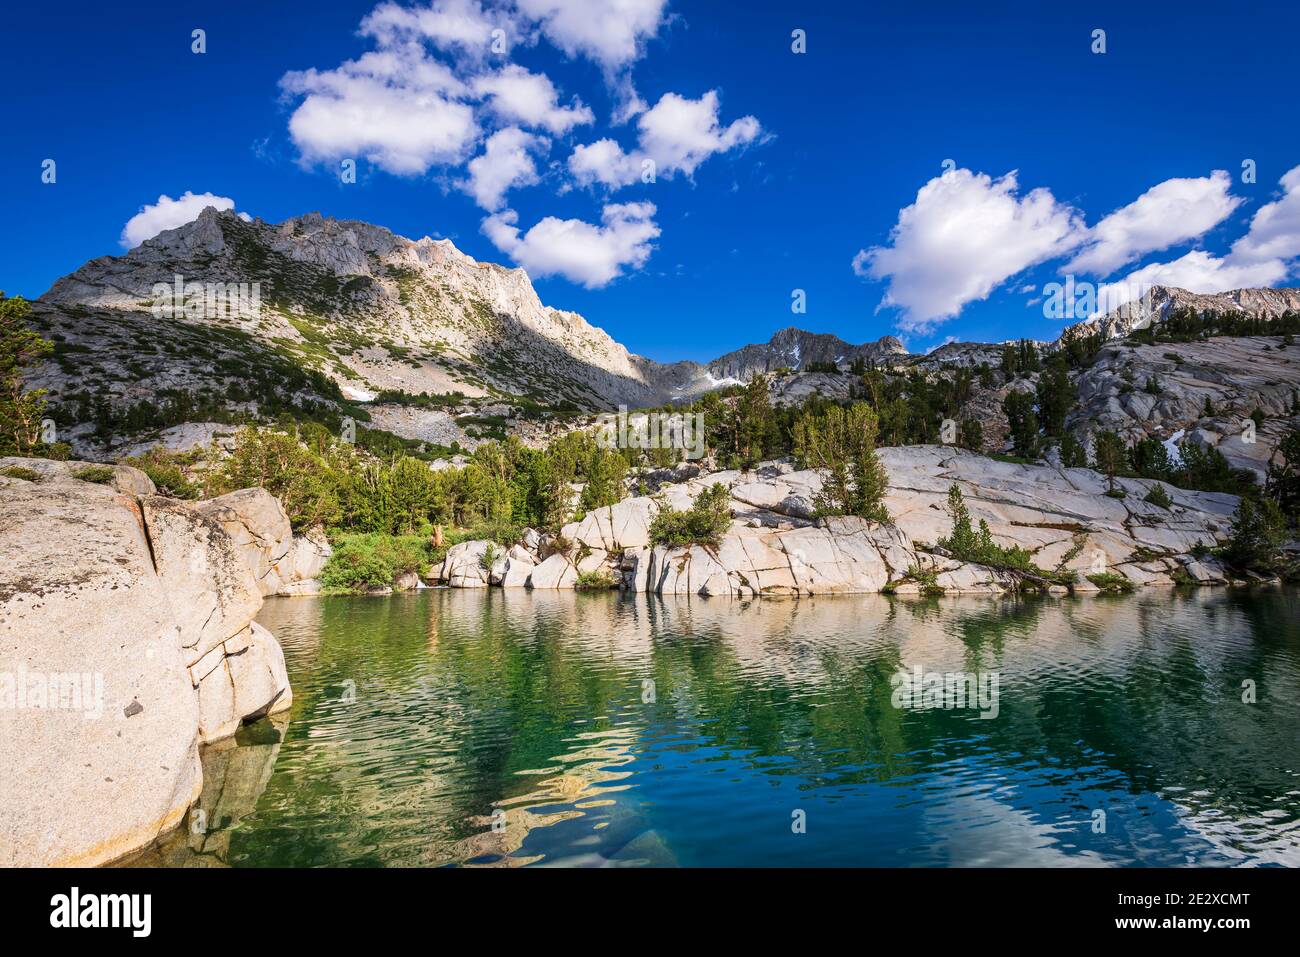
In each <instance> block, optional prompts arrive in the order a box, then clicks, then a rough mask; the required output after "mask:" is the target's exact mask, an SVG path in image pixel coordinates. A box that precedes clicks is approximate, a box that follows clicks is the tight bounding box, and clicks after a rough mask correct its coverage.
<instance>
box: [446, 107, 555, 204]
mask: <svg viewBox="0 0 1300 957" xmlns="http://www.w3.org/2000/svg"><path fill="white" fill-rule="evenodd" d="M548 146H549V143H548V141H547V140H546V139H545V138H544V137H540V136H534V135H532V134H531V133H525V132H524V131H523V130H521V129H519V128H518V127H517V126H508V127H506V128H505V129H504V130H498V131H497V132H495V133H493V134H492V135H491V136H490V137H488V141H487V143H486V145H485V146H484V148H483V153H482V154H481V155H479V156H476V157H475V158H474V159H472V160H470V162H469V180H468V181H466V182H465V183H463V184H462V186H463V187H464V189H465V191H466V192H468V193H469V194H470V195H471V196H473V197H474V199H475V200H476V201H477V202H478V204H479V205H480V206H482V207H483V208H484V209H486V210H488V212H494V211H496V210H498V209H500V208H501V207H502V206H503V205H504V203H505V195H506V193H507V192H508V191H509V190H511V189H513V188H515V187H516V186H527V185H530V184H532V183H536V182H537V166H536V164H535V163H534V162H533V156H532V154H533V153H534V152H537V151H540V150H544V149H546V148H547V147H548Z"/></svg>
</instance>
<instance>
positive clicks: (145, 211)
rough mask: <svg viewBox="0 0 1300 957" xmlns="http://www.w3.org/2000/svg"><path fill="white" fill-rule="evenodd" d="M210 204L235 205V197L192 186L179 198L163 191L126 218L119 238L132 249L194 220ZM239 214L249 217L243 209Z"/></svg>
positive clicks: (220, 207)
mask: <svg viewBox="0 0 1300 957" xmlns="http://www.w3.org/2000/svg"><path fill="white" fill-rule="evenodd" d="M208 206H213V207H216V208H217V209H219V210H227V209H234V208H235V201H234V200H233V199H231V198H230V197H229V196H217V195H216V194H214V193H192V192H190V191H189V190H186V191H185V192H184V193H182V194H181V196H180V198H179V199H172V198H171V197H170V196H168V195H166V194H163V195H162V196H159V197H158V202H156V203H152V204H150V205H146V206H141V207H140V211H139V212H138V213H136V214H135V215H134V216H132V217H131V218H130V219H128V220H127V221H126V225H125V226H123V227H122V236H121V238H120V239H119V242H120V243H121V244H122V246H123V247H125V248H127V249H133V248H134V247H136V246H139V245H140V244H141V243H142V242H144V241H145V240H146V239H153V237H155V236H157V235H158V234H159V233H161V232H162V231H163V230H165V229H175V228H176V227H177V226H184V225H185V224H186V223H192V222H194V220H196V219H198V218H199V213H201V212H203V210H204V208H205V207H208ZM239 217H240V219H244V220H247V219H248V218H249V217H248V214H247V213H240V214H239Z"/></svg>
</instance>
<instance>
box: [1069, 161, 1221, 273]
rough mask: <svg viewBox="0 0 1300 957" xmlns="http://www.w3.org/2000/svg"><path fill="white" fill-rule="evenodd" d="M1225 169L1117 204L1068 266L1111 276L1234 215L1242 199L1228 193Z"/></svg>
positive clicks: (1174, 181)
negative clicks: (1124, 204) (1129, 201)
mask: <svg viewBox="0 0 1300 957" xmlns="http://www.w3.org/2000/svg"><path fill="white" fill-rule="evenodd" d="M1231 185H1232V180H1231V179H1230V178H1229V176H1228V174H1227V173H1226V172H1224V171H1223V170H1215V171H1214V172H1213V173H1212V174H1211V175H1209V176H1201V177H1197V178H1193V179H1169V180H1165V181H1164V182H1163V183H1160V184H1159V185H1158V186H1153V187H1151V188H1150V189H1149V190H1147V191H1146V192H1145V193H1143V194H1142V195H1141V196H1139V197H1138V198H1137V199H1135V200H1134V201H1133V202H1131V203H1129V204H1128V205H1127V206H1124V207H1122V208H1120V209H1117V210H1115V212H1113V213H1111V214H1110V215H1109V216H1107V217H1105V218H1104V219H1102V220H1101V222H1099V223H1097V225H1096V226H1094V227H1092V229H1090V230H1089V231H1088V237H1087V242H1088V245H1087V246H1086V247H1085V248H1084V249H1083V251H1082V252H1080V253H1079V254H1078V255H1077V256H1075V258H1074V259H1073V260H1071V261H1070V262H1069V263H1067V264H1066V265H1065V266H1064V267H1062V270H1061V271H1062V272H1065V273H1082V274H1089V275H1094V276H1109V275H1110V274H1111V273H1113V272H1114V271H1115V270H1116V269H1118V268H1119V267H1120V266H1123V265H1124V264H1125V263H1130V262H1133V261H1134V260H1135V259H1140V258H1141V257H1142V256H1144V255H1146V254H1147V253H1151V252H1158V251H1159V250H1162V249H1168V248H1169V247H1170V246H1173V245H1176V244H1177V243H1181V242H1186V241H1187V240H1189V239H1195V238H1197V237H1198V236H1201V235H1203V234H1204V233H1206V232H1207V231H1209V230H1210V229H1212V228H1214V227H1215V226H1217V225H1218V224H1219V223H1221V222H1223V221H1224V220H1225V219H1227V218H1228V216H1230V215H1231V214H1232V212H1233V210H1235V209H1236V208H1237V207H1238V206H1240V205H1241V202H1242V201H1241V200H1240V199H1238V198H1236V197H1235V196H1231V195H1230V194H1229V193H1228V187H1229V186H1231Z"/></svg>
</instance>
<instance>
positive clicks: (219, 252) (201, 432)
mask: <svg viewBox="0 0 1300 957" xmlns="http://www.w3.org/2000/svg"><path fill="white" fill-rule="evenodd" d="M176 277H181V279H180V282H181V283H182V286H183V285H184V284H188V283H202V284H209V285H211V284H226V283H234V284H240V283H243V284H245V286H246V287H247V288H249V289H252V288H254V287H253V284H256V287H255V288H256V290H257V295H256V296H255V297H251V299H240V300H237V301H236V302H234V303H233V304H231V305H230V306H229V308H226V309H221V308H214V305H220V304H221V302H220V301H219V300H218V301H215V302H214V300H213V298H212V297H211V296H207V297H206V298H204V297H200V298H199V299H198V300H194V299H190V300H184V299H183V298H182V302H181V304H182V305H183V306H187V307H188V306H196V308H186V309H183V310H182V311H181V312H180V313H179V314H177V315H165V314H164V315H159V314H158V313H157V310H156V309H155V306H156V305H157V302H156V299H157V297H156V295H155V293H156V290H155V286H156V284H164V285H165V286H168V287H170V286H173V284H175V283H176V282H177V278H176ZM1182 309H1192V310H1210V311H1222V312H1231V311H1240V312H1243V313H1245V314H1248V315H1252V316H1261V317H1265V318H1269V319H1271V318H1276V317H1277V316H1279V315H1282V314H1283V313H1284V312H1287V311H1296V310H1300V289H1240V290H1235V291H1232V292H1226V293H1220V294H1216V295H1198V294H1194V293H1190V292H1187V291H1185V290H1181V289H1172V288H1166V287H1156V288H1154V289H1153V290H1152V291H1151V293H1150V295H1149V296H1147V297H1146V298H1145V299H1144V300H1143V301H1142V302H1141V303H1138V304H1135V305H1134V306H1133V307H1130V308H1126V309H1121V310H1117V311H1116V312H1114V313H1111V314H1110V315H1108V316H1105V317H1101V318H1099V319H1096V320H1092V321H1090V322H1088V323H1083V324H1080V325H1079V326H1076V327H1073V330H1067V333H1068V334H1074V333H1078V332H1084V333H1095V332H1100V333H1102V334H1103V335H1104V336H1106V337H1108V338H1110V339H1113V340H1115V341H1116V343H1117V344H1113V345H1110V346H1107V347H1106V348H1105V349H1103V350H1102V352H1101V353H1100V355H1099V356H1098V358H1097V359H1096V361H1095V362H1093V363H1092V364H1091V366H1090V367H1088V368H1085V369H1083V370H1081V371H1078V372H1076V373H1074V377H1075V379H1076V381H1077V384H1078V387H1079V393H1080V403H1079V406H1078V407H1077V408H1076V410H1075V412H1074V414H1073V415H1072V417H1071V422H1070V424H1071V427H1072V428H1074V429H1075V430H1076V431H1079V432H1081V433H1088V432H1091V431H1095V430H1096V429H1098V428H1107V429H1114V430H1115V431H1118V432H1120V433H1121V434H1123V435H1125V437H1126V438H1129V439H1133V438H1138V437H1141V436H1142V435H1152V434H1155V435H1159V436H1160V437H1161V438H1162V439H1168V438H1170V437H1172V436H1174V435H1176V434H1179V433H1180V432H1181V433H1182V434H1184V435H1187V434H1190V435H1193V436H1194V437H1195V438H1196V439H1197V440H1198V441H1201V442H1203V443H1204V444H1212V445H1222V447H1223V449H1224V452H1225V454H1227V455H1228V457H1229V460H1230V461H1232V462H1233V463H1234V464H1236V465H1241V466H1243V467H1252V468H1255V469H1256V470H1257V471H1260V470H1262V468H1263V467H1264V463H1266V462H1267V459H1268V456H1269V455H1270V454H1271V449H1272V446H1273V444H1275V440H1276V435H1274V433H1275V432H1279V431H1280V430H1281V429H1282V427H1283V424H1284V420H1285V417H1286V416H1287V415H1289V414H1291V413H1290V407H1291V403H1290V399H1291V395H1292V393H1293V392H1295V391H1296V390H1297V389H1300V365H1298V364H1297V358H1298V357H1297V356H1295V355H1292V353H1293V352H1295V351H1296V347H1295V346H1294V345H1291V344H1290V343H1287V342H1285V341H1283V340H1282V339H1281V338H1280V337H1266V336H1265V337H1258V338H1259V340H1260V341H1258V342H1251V341H1248V340H1247V339H1246V338H1243V337H1236V338H1228V337H1215V338H1210V339H1203V340H1197V341H1191V342H1180V343H1177V344H1174V345H1170V346H1168V347H1165V346H1160V345H1148V344H1142V343H1139V342H1133V341H1129V340H1128V339H1127V338H1125V337H1128V336H1129V335H1130V334H1132V333H1133V332H1134V331H1135V330H1138V329H1146V328H1148V327H1149V326H1151V325H1152V324H1153V323H1154V324H1156V325H1158V324H1159V323H1161V322H1163V321H1164V320H1165V319H1166V318H1167V317H1168V316H1169V315H1170V314H1171V312H1173V311H1175V310H1182ZM33 318H34V321H35V324H36V325H37V327H38V329H40V330H41V331H42V332H43V333H44V334H45V335H46V336H47V337H48V338H50V339H51V340H52V341H53V342H54V346H55V349H54V353H53V355H52V356H51V358H50V359H49V360H48V361H47V362H45V363H44V364H43V365H42V366H40V367H39V368H38V369H36V370H35V372H34V373H33V374H32V375H31V376H30V377H29V378H30V385H31V386H33V387H42V388H46V389H47V390H48V391H49V394H50V398H51V401H52V403H53V405H54V407H56V408H57V409H58V410H59V413H58V415H59V419H60V426H61V428H64V429H65V435H64V436H63V437H64V438H67V439H70V440H71V441H72V443H73V447H74V450H76V451H77V452H79V453H82V454H94V455H96V456H97V457H102V458H109V459H112V458H115V457H116V456H117V455H119V454H121V451H122V449H124V448H128V447H130V445H129V443H128V441H127V440H132V439H134V440H137V443H136V444H138V440H139V439H142V438H145V437H148V436H150V435H153V436H161V437H162V438H163V439H164V440H166V441H168V442H169V443H185V442H190V441H206V440H210V439H211V438H212V436H213V435H216V434H219V433H220V432H221V431H222V428H223V427H222V426H221V425H220V423H221V422H228V421H230V414H231V413H232V412H234V413H248V414H256V415H258V416H259V417H261V418H263V419H267V418H274V417H275V416H276V415H278V414H280V413H283V412H288V413H290V414H292V415H295V416H296V417H300V418H301V417H304V416H306V417H316V418H322V417H324V418H326V419H332V420H337V419H338V418H339V417H341V416H343V415H354V416H356V417H357V418H359V419H363V420H364V419H367V418H368V419H370V421H371V423H372V424H373V425H374V426H375V427H377V428H380V429H383V430H385V431H389V432H392V433H393V434H395V435H398V436H401V437H403V438H405V439H408V440H414V441H419V442H425V443H429V444H430V445H433V446H441V447H446V446H450V445H452V444H453V443H458V444H460V445H462V446H467V447H472V446H473V445H474V444H475V443H476V442H478V441H479V440H481V439H482V438H486V437H491V436H494V435H500V434H503V430H504V431H509V432H516V433H519V434H523V435H524V436H525V438H526V439H527V438H529V436H531V435H533V433H536V437H537V438H538V439H540V438H544V436H545V434H547V428H548V427H547V426H546V423H545V420H546V417H547V416H548V415H553V414H554V412H555V411H557V410H566V409H567V410H571V411H574V412H576V411H596V410H602V409H611V408H615V407H617V406H618V405H626V406H628V407H630V408H637V407H647V406H655V405H661V404H664V403H668V402H675V401H682V400H689V399H691V398H694V397H696V396H698V395H700V394H702V393H703V392H705V391H708V390H711V389H715V388H719V387H721V386H725V385H732V384H736V383H739V382H744V381H748V379H749V378H750V377H751V376H752V375H754V374H755V373H775V374H774V375H773V378H772V382H771V388H772V392H773V398H774V400H775V401H777V402H780V403H783V404H790V403H796V402H799V401H801V400H803V399H804V398H806V397H807V396H809V395H811V394H814V393H816V394H821V395H824V396H827V397H830V398H847V397H848V396H849V395H850V394H851V392H852V389H853V383H854V381H855V378H856V377H855V376H852V375H850V374H849V369H850V367H851V366H852V365H853V364H854V363H855V362H856V361H857V360H863V361H865V362H867V363H869V364H872V365H877V366H879V367H882V368H885V369H888V370H892V371H893V372H896V373H907V372H919V373H922V374H924V375H926V376H931V377H933V376H943V375H952V374H954V373H955V372H956V371H958V370H962V369H966V370H975V369H978V368H979V367H982V366H988V367H989V368H991V369H995V370H996V369H998V367H999V365H1000V358H1001V346H1000V345H998V344H985V343H948V344H945V345H943V346H940V347H939V348H937V349H934V350H932V351H931V352H930V353H928V354H926V355H923V356H922V355H910V354H909V353H908V352H907V350H906V349H905V348H904V346H903V345H902V343H901V342H900V341H899V340H898V339H896V338H894V337H891V336H885V337H883V338H881V339H879V340H877V341H875V342H867V343H863V344H860V345H853V344H850V343H847V342H845V341H844V340H842V339H839V338H838V337H836V336H832V335H826V334H817V333H810V332H806V331H803V330H800V329H797V328H788V329H783V330H781V331H780V332H778V333H777V334H776V335H774V336H773V337H772V338H771V340H769V341H768V342H766V343H755V344H750V345H746V346H743V347H742V348H740V349H737V350H735V351H733V352H730V353H727V354H726V355H723V356H720V357H719V358H717V359H715V360H713V361H712V362H709V363H707V364H704V365H701V364H699V363H695V362H689V361H683V362H677V363H672V364H664V363H658V362H654V361H651V360H649V359H646V358H644V357H641V356H637V355H634V354H632V353H630V352H629V351H628V350H627V349H626V348H624V347H623V346H622V345H620V344H619V343H618V342H616V341H615V340H613V339H612V338H611V337H610V336H609V335H608V334H607V333H605V332H604V331H602V330H601V329H599V328H596V327H595V326H592V325H591V324H590V323H588V322H587V321H586V320H585V319H583V317H582V316H580V315H577V314H576V313H572V312H565V311H562V310H558V309H552V308H549V307H547V306H545V305H543V304H542V302H541V301H540V299H539V298H538V296H537V293H536V292H535V290H534V289H533V287H532V284H531V282H530V281H529V279H528V276H527V275H526V274H525V273H524V271H523V270H522V269H510V268H506V267H503V266H499V265H494V264H490V263H480V262H477V261H475V260H474V259H472V258H470V257H469V256H466V255H465V254H463V253H461V252H460V251H459V250H458V249H456V247H455V246H454V245H453V244H452V243H451V242H450V241H449V240H434V239H429V238H424V239H420V240H418V241H413V240H409V239H405V238H403V237H400V236H397V235H395V234H393V233H391V232H390V231H388V230H386V229H383V228H380V227H377V226H371V225H368V224H366V223H361V222H354V221H340V220H334V219H327V218H323V217H321V216H320V215H319V214H315V213H313V214H309V215H306V216H302V217H299V218H296V219H290V220H287V221H286V222H284V223H280V224H278V225H277V224H270V223H265V222H262V221H261V220H252V221H245V220H243V219H241V218H239V217H238V216H236V215H234V214H233V213H230V212H218V211H217V210H215V209H211V208H209V209H206V210H204V211H203V213H202V214H201V215H200V216H199V217H198V218H197V219H196V220H195V221H194V222H192V223H189V224H187V225H185V226H182V227H179V228H178V229H173V230H169V231H166V232H163V233H161V234H159V235H158V236H156V237H155V238H153V239H150V240H148V241H146V242H144V243H143V244H141V245H140V246H138V247H137V248H135V249H133V250H131V251H130V252H128V253H127V254H125V255H123V256H120V257H103V258H100V259H96V260H93V261H91V262H89V263H87V264H86V265H84V266H83V267H81V268H80V269H78V270H77V271H76V272H74V273H72V274H71V275H69V276H67V277H65V278H63V279H60V280H59V281H58V282H56V283H55V284H54V286H53V287H52V288H51V289H50V290H49V291H48V292H47V293H46V294H45V295H44V296H43V297H42V298H41V300H40V301H38V302H37V303H36V304H35V305H34V307H33ZM1265 340H1268V341H1265ZM1056 345H1057V344H1044V348H1045V350H1047V351H1050V350H1051V349H1053V348H1055V347H1056ZM833 367H834V368H838V369H839V370H841V371H840V372H834V371H828V370H830V369H832V368H833ZM984 378H985V380H986V381H985V382H983V383H982V384H977V385H976V386H975V387H974V388H973V390H972V394H971V396H970V398H969V400H968V401H967V403H966V405H965V407H964V408H963V410H962V417H963V418H973V419H976V420H978V421H981V422H982V423H983V424H984V433H985V438H986V447H988V448H1000V447H1001V442H1002V440H1003V438H1004V437H1005V433H1006V428H1005V417H1004V416H1003V415H1002V413H1001V402H1002V399H1003V397H1004V396H1005V394H1006V392H1007V390H1008V389H1009V388H1018V389H1023V388H1032V387H1033V384H1034V376H1033V375H1029V376H1027V377H1022V378H1020V379H1017V380H1016V381H1014V382H1007V381H1002V379H1001V378H999V379H998V381H996V382H995V383H993V384H992V385H990V384H989V383H988V382H987V377H984ZM1149 380H1150V381H1155V382H1157V383H1158V384H1159V386H1160V390H1161V391H1160V392H1159V394H1156V393H1152V392H1148V391H1146V386H1147V383H1148V381H1149ZM384 390H389V391H391V392H393V393H398V394H400V393H406V394H408V395H419V394H421V393H428V394H431V395H446V394H448V393H459V394H460V395H461V396H463V399H453V400H450V401H447V402H444V403H441V404H432V405H431V404H429V403H424V404H421V403H409V402H405V401H401V402H388V401H385V402H374V401H372V400H374V398H375V397H376V395H377V394H379V393H380V392H382V391H384ZM1206 399H1209V400H1210V401H1211V405H1212V407H1213V409H1214V414H1213V415H1210V416H1207V415H1205V414H1204V410H1205V400H1206ZM159 408H162V409H163V412H162V413H161V414H160V413H159V411H158V410H159ZM1256 408H1259V409H1261V410H1262V411H1263V412H1264V413H1265V414H1266V415H1267V416H1268V417H1269V423H1270V424H1267V425H1265V426H1264V427H1263V428H1262V429H1261V430H1260V431H1261V433H1262V435H1263V439H1264V441H1263V442H1262V443H1260V444H1258V445H1254V446H1251V445H1250V444H1248V443H1241V444H1242V447H1241V448H1237V447H1236V446H1235V445H1233V444H1226V445H1223V439H1224V438H1225V437H1232V436H1236V435H1240V431H1241V426H1242V422H1243V419H1244V417H1246V416H1248V415H1250V414H1251V412H1252V411H1254V410H1255V409H1256ZM530 410H531V411H530ZM539 410H540V416H539ZM547 410H550V411H547ZM182 423H188V424H182ZM539 423H540V425H539ZM172 426H175V428H172V429H170V430H169V431H167V432H161V431H160V430H162V429H167V428H168V427H172ZM552 427H554V426H552ZM227 430H228V427H227Z"/></svg>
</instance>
